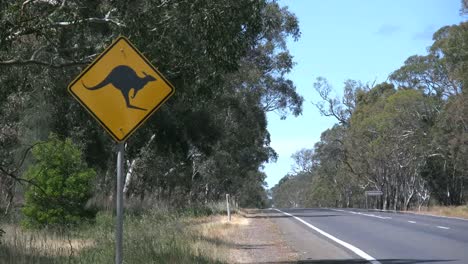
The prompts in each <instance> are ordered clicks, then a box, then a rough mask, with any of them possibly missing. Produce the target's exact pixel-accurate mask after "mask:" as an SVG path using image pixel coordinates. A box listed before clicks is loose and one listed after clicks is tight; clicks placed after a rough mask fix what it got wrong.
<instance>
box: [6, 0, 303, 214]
mask: <svg viewBox="0 0 468 264" xmlns="http://www.w3.org/2000/svg"><path fill="white" fill-rule="evenodd" d="M0 6H1V8H0V29H1V30H0V47H1V48H0V86H1V87H2V89H1V91H0V126H1V127H5V128H8V129H3V130H1V131H0V146H1V148H0V159H1V160H4V161H5V162H4V163H2V164H0V166H2V168H3V166H5V167H6V168H5V169H6V170H7V171H8V172H10V171H12V172H14V171H16V169H17V166H16V165H17V164H18V163H19V162H18V158H17V157H16V156H14V155H11V152H15V151H17V150H18V149H19V148H20V147H19V146H29V145H31V144H33V143H34V142H36V141H38V140H45V139H46V138H47V135H48V134H49V133H50V132H52V133H56V134H57V135H60V137H63V138H71V139H72V140H73V142H75V143H76V144H78V145H79V146H80V148H81V149H82V150H83V159H84V160H85V161H86V162H87V164H89V166H91V167H93V168H95V169H96V171H97V173H98V174H99V175H100V176H101V177H98V179H97V181H96V192H98V193H99V194H100V195H104V196H110V194H111V193H112V189H111V187H112V186H113V183H114V181H115V178H114V177H112V176H113V175H114V166H113V164H114V159H115V157H114V156H113V155H112V153H113V152H112V150H113V142H112V140H111V139H110V138H109V137H108V136H107V135H106V133H105V132H104V131H103V130H102V128H101V127H100V126H99V124H97V123H96V122H95V120H93V118H92V117H91V116H90V115H89V114H88V113H87V112H86V111H84V110H83V108H82V107H81V106H80V104H79V103H78V102H76V101H74V100H73V99H72V98H71V97H70V96H69V94H67V92H66V89H64V87H66V85H67V84H68V83H69V82H70V81H71V80H72V79H73V78H74V77H75V76H76V75H77V74H78V73H79V72H80V71H81V70H83V69H84V67H85V66H86V65H87V64H89V63H90V62H91V61H92V60H93V59H94V58H96V56H97V55H98V54H99V53H100V52H102V51H103V49H104V48H105V47H106V46H107V45H109V44H110V43H111V42H112V40H114V39H115V38H116V37H117V36H119V35H121V34H122V35H125V36H126V37H128V38H129V39H130V40H131V41H132V42H133V43H135V45H136V46H137V47H138V48H139V49H141V50H142V51H143V52H144V54H145V56H146V57H147V58H149V59H150V60H151V62H152V63H153V64H154V65H156V66H157V67H158V69H159V71H161V72H162V73H163V74H164V76H165V77H166V78H168V79H169V81H171V83H173V84H174V86H175V87H176V89H177V92H176V94H175V96H173V97H172V98H171V99H170V100H169V101H168V102H167V103H166V104H165V105H164V106H162V107H161V109H160V110H158V112H157V113H156V114H155V115H152V116H151V117H150V118H149V119H148V120H147V122H145V124H144V125H143V126H142V127H140V128H139V130H138V131H137V132H136V133H135V134H134V135H133V136H132V137H131V138H130V139H129V140H128V145H127V147H126V158H127V159H128V163H129V164H133V165H130V166H129V168H127V169H131V171H132V173H131V180H129V181H128V186H127V187H128V188H126V195H127V196H137V197H140V198H141V199H144V198H145V196H157V197H158V198H159V199H161V200H165V201H171V202H172V203H173V205H176V206H180V205H182V204H185V203H187V201H189V202H204V201H207V200H208V201H209V200H219V199H220V198H221V197H222V196H223V195H224V194H225V193H230V194H232V195H236V194H238V193H239V192H240V191H241V189H243V188H244V186H245V185H249V184H250V185H256V187H255V190H256V192H255V194H254V195H255V196H256V197H259V196H262V195H263V196H265V193H264V191H263V194H261V195H259V196H258V195H257V194H258V193H257V192H261V191H262V188H263V187H262V185H263V179H262V175H261V174H259V173H257V172H259V168H260V166H261V165H262V163H264V162H268V161H272V160H274V159H275V158H276V153H275V152H274V150H273V149H272V148H271V147H270V139H269V133H268V131H267V122H266V113H267V112H270V111H273V112H276V113H278V114H280V115H281V117H282V118H285V117H286V116H287V115H288V114H292V115H299V114H300V113H301V111H302V103H303V98H302V96H301V95H299V94H298V93H297V91H296V87H295V85H294V83H293V82H292V81H291V80H290V79H288V77H287V73H288V72H290V71H291V69H292V68H293V66H294V62H293V60H292V56H291V55H290V54H289V51H288V49H287V46H286V40H287V38H288V37H292V38H293V39H297V38H298V37H299V36H300V30H299V26H298V21H297V18H296V17H295V15H294V14H293V13H291V12H290V11H288V9H287V8H286V7H281V6H280V5H279V4H278V3H277V2H276V1H273V0H254V1H251V0H239V1H230V0H216V1H214V0H209V1H186V0H174V1H161V0H156V1H152V0H151V1H150V0H143V1H138V2H135V3H129V2H128V1H125V0H116V1H110V2H109V1H104V2H102V1H98V2H93V1H85V2H76V1H63V2H60V3H58V2H54V1H28V2H25V3H24V5H23V3H20V2H14V1H7V2H2V3H1V4H0ZM6 132H8V133H6ZM28 162H29V160H26V164H27V163H28ZM4 164H5V165H4ZM249 174H251V175H255V177H256V178H252V177H250V176H246V175H249ZM4 178H5V176H3V175H0V186H1V187H0V188H5V189H7V188H6V187H4V186H11V185H10V183H6V184H4ZM8 189H9V190H12V189H14V188H8ZM7 191H8V190H7ZM5 193H7V192H5ZM10 193H11V192H10ZM0 194H3V192H0ZM10 196H11V195H10ZM0 198H2V197H0ZM6 198H8V197H6ZM252 199H256V198H252Z"/></svg>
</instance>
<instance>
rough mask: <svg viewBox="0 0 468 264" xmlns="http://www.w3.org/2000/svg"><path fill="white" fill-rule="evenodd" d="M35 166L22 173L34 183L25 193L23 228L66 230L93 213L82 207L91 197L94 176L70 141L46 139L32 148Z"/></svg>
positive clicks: (90, 216)
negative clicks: (65, 228)
mask: <svg viewBox="0 0 468 264" xmlns="http://www.w3.org/2000/svg"><path fill="white" fill-rule="evenodd" d="M32 154H33V156H34V159H35V164H34V165H32V166H31V167H30V168H29V169H28V170H27V171H26V173H25V175H24V176H25V178H26V179H28V180H30V181H32V182H34V183H35V184H34V185H29V186H28V188H27V190H26V192H25V206H24V208H23V210H22V211H23V214H24V216H25V219H24V220H23V224H24V225H25V226H26V227H35V228H38V227H69V226H72V225H76V224H78V223H80V222H81V221H82V220H84V219H86V218H92V217H94V216H95V212H92V211H91V210H88V209H86V208H85V205H86V202H87V200H88V199H89V198H91V195H92V190H91V181H92V179H93V178H94V177H95V175H96V173H95V172H94V170H93V169H90V168H88V166H87V165H86V163H85V162H84V160H83V158H82V156H81V151H80V149H79V148H78V147H77V146H75V145H74V144H73V143H72V142H71V140H70V139H66V140H60V139H59V138H58V137H57V136H54V135H51V136H50V137H49V140H48V141H46V142H42V143H40V144H38V145H36V146H35V147H34V148H33V149H32Z"/></svg>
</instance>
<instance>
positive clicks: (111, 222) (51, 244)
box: [0, 206, 222, 264]
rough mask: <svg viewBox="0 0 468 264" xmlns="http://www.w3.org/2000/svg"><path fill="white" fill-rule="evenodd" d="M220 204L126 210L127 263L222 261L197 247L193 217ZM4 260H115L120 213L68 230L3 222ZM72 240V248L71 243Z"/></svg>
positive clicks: (100, 216)
mask: <svg viewBox="0 0 468 264" xmlns="http://www.w3.org/2000/svg"><path fill="white" fill-rule="evenodd" d="M220 208H222V207H221V206H219V208H216V206H213V208H209V207H196V208H191V209H187V210H178V211H174V210H151V211H147V212H142V213H139V214H126V216H125V220H124V252H123V256H124V263H222V262H220V261H218V260H213V259H210V258H209V257H207V256H209V255H210V254H209V252H207V251H209V250H210V247H209V246H207V247H202V248H200V247H198V248H194V247H193V245H194V244H199V243H197V242H198V240H199V239H200V236H199V235H197V234H196V233H195V232H194V231H193V229H192V228H189V227H188V225H190V222H191V221H192V220H193V219H194V218H195V219H196V217H198V216H202V215H207V214H212V213H216V212H218V209H220ZM0 228H3V229H4V230H5V231H6V234H5V235H4V236H3V238H2V240H1V242H0V263H20V264H23V263H24V264H26V263H28V264H29V263H38V264H42V263H44V264H45V263H47V264H49V263H60V264H62V263H114V243H115V240H114V237H115V234H114V228H115V218H114V217H113V215H112V214H111V213H109V212H100V213H98V215H97V217H96V221H95V222H94V223H93V224H89V225H86V226H82V227H80V228H79V229H77V230H74V231H69V232H68V233H67V234H64V233H54V232H52V231H51V230H42V231H32V230H23V229H21V228H20V227H18V225H15V224H3V225H2V226H1V227H0ZM70 245H71V247H70Z"/></svg>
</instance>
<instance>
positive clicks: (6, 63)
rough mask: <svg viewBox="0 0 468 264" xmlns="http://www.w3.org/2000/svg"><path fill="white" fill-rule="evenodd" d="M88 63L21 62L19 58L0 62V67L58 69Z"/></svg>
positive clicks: (86, 62)
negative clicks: (44, 67) (25, 66)
mask: <svg viewBox="0 0 468 264" xmlns="http://www.w3.org/2000/svg"><path fill="white" fill-rule="evenodd" d="M89 63H90V62H89V61H71V62H64V63H53V62H46V61H40V60H35V59H29V60H23V59H20V58H15V59H11V60H7V61H0V67H1V66H24V65H39V66H46V67H50V68H55V69H60V68H65V67H71V66H81V65H86V64H89Z"/></svg>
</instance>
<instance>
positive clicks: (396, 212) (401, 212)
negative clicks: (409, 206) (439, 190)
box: [369, 209, 468, 221]
mask: <svg viewBox="0 0 468 264" xmlns="http://www.w3.org/2000/svg"><path fill="white" fill-rule="evenodd" d="M369 210H372V211H378V212H391V213H395V214H410V215H418V216H431V217H436V218H447V219H456V220H463V221H468V219H466V218H461V217H453V216H442V215H433V214H425V213H413V212H406V211H395V210H382V209H369Z"/></svg>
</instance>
